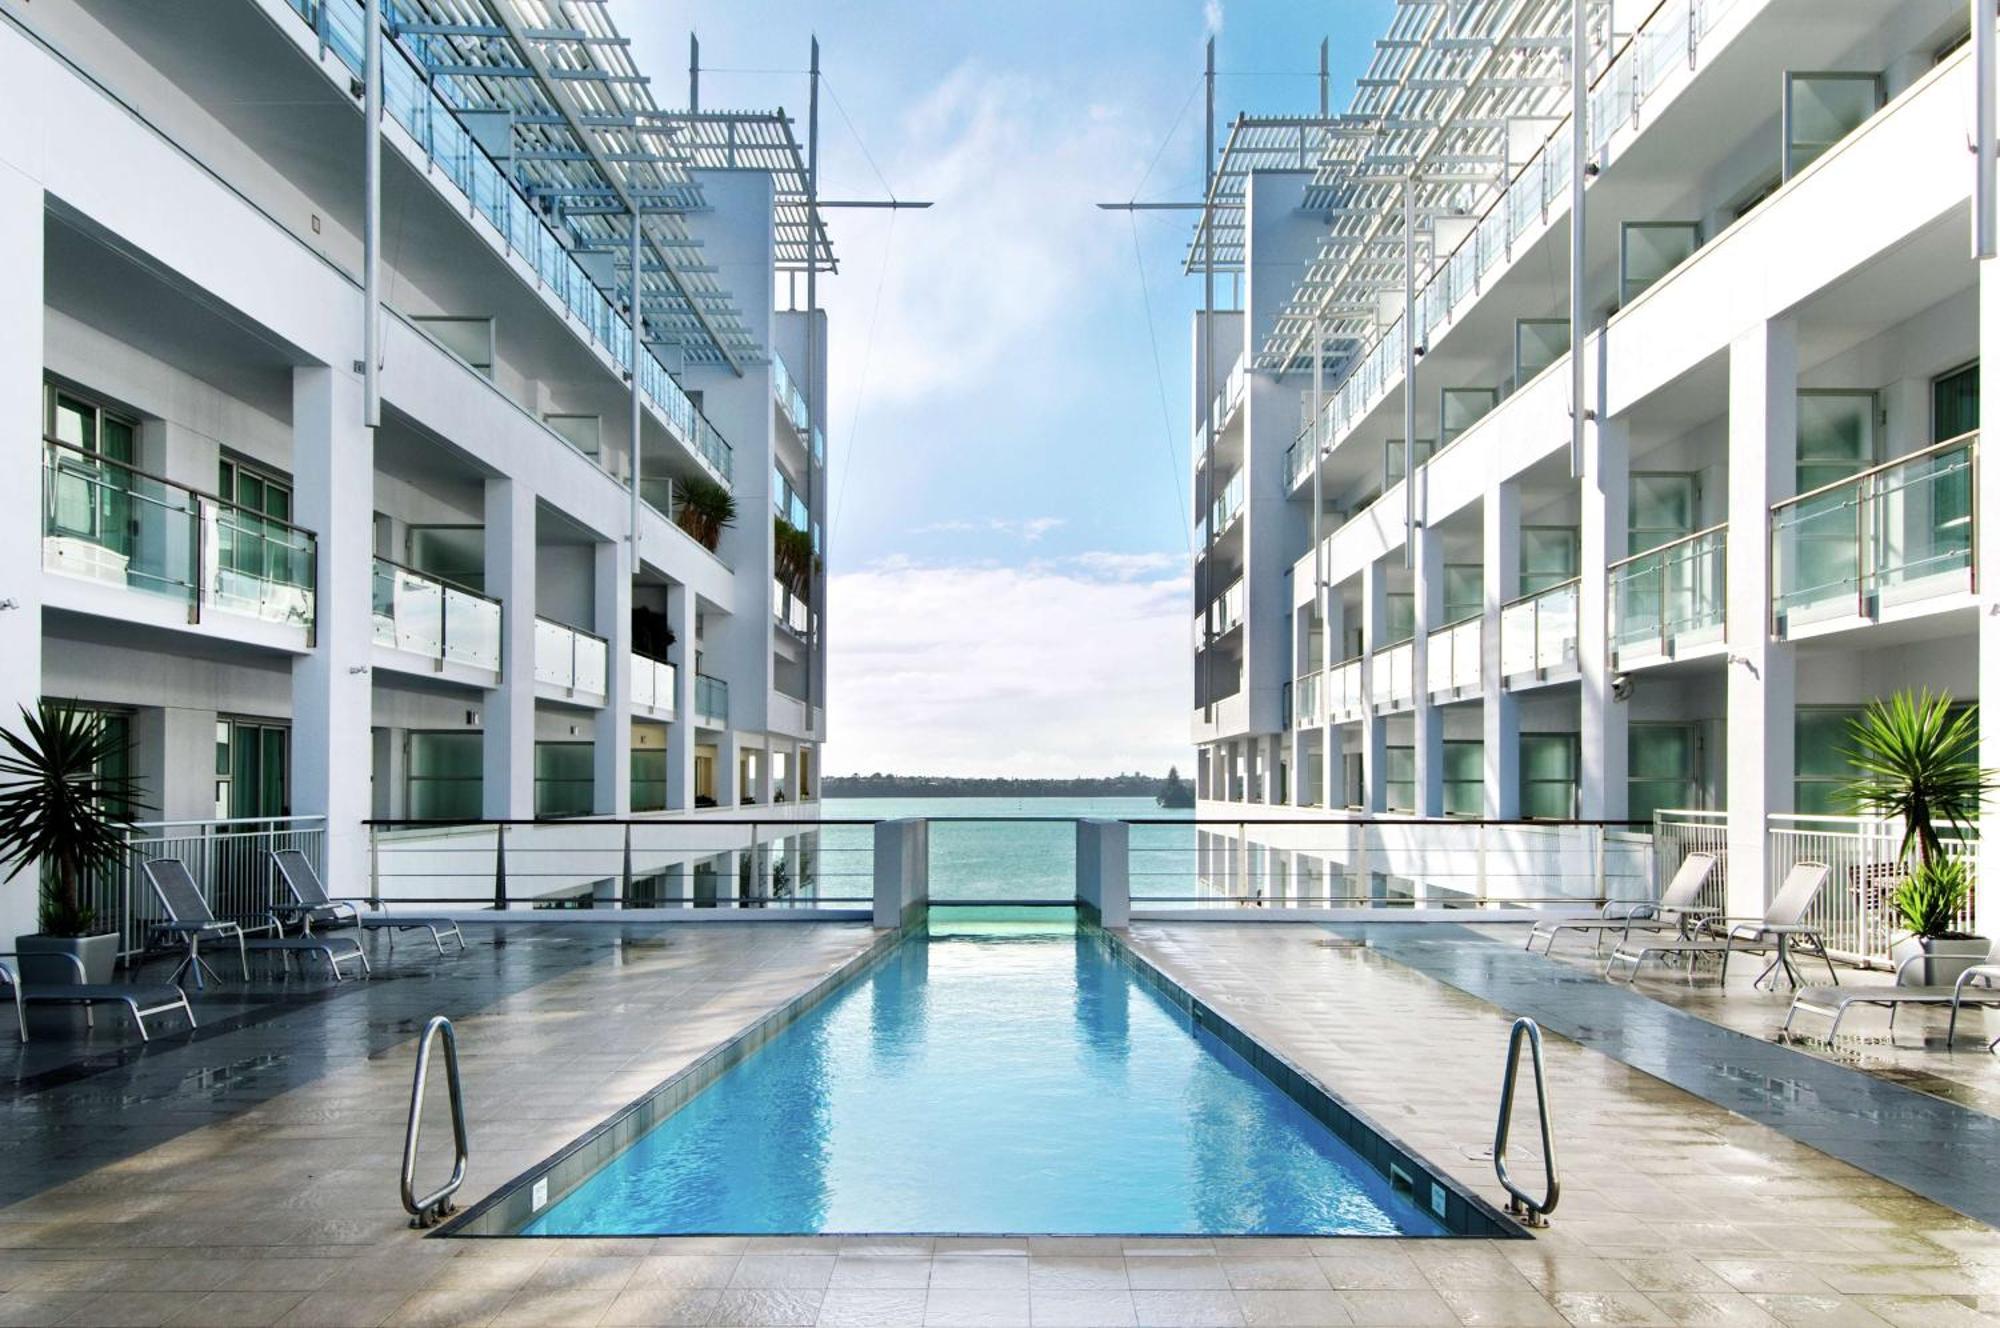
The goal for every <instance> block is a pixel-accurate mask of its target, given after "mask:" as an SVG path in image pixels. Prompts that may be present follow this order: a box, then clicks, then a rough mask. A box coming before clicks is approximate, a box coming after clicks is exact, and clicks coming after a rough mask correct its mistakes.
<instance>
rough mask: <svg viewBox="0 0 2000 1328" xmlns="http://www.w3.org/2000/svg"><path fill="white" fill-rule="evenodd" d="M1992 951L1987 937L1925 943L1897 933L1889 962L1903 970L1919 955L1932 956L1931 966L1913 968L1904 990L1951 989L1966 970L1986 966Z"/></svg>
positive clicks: (1905, 933)
mask: <svg viewBox="0 0 2000 1328" xmlns="http://www.w3.org/2000/svg"><path fill="white" fill-rule="evenodd" d="M1992 951H1993V942H1992V941H1989V940H1987V939H1986V938H1985V937H1984V936H1975V937H1972V938H1970V939H1968V940H1963V941H1944V940H1925V939H1923V938H1921V937H1917V936H1912V935H1910V934H1909V933H1908V932H1897V933H1896V936H1895V939H1894V940H1892V941H1890V943H1889V959H1890V962H1892V963H1894V964H1895V965H1896V967H1897V968H1898V969H1900V968H1901V967H1902V966H1903V965H1904V964H1905V963H1908V962H1909V961H1910V960H1911V959H1912V958H1914V957H1916V956H1917V955H1928V956H1930V962H1928V963H1923V964H1911V965H1910V971H1909V974H1908V976H1906V977H1905V978H1904V979H1903V982H1904V985H1905V986H1914V987H1949V986H1950V985H1952V984H1953V983H1954V982H1957V981H1958V979H1959V978H1960V976H1962V975H1963V974H1964V972H1965V970H1966V969H1968V968H1971V967H1973V966H1974V965H1975V964H1983V963H1985V962H1986V957H1987V956H1988V955H1989V954H1991V953H1992Z"/></svg>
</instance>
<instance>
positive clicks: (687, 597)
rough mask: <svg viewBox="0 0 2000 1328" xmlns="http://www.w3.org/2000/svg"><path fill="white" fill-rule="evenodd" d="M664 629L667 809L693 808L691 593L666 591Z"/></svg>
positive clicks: (680, 589)
mask: <svg viewBox="0 0 2000 1328" xmlns="http://www.w3.org/2000/svg"><path fill="white" fill-rule="evenodd" d="M667 626H668V627H669V628H670V629H671V630H672V631H673V634H674V649H673V653H674V655H675V656H676V658H677V662H676V663H675V665H674V720H673V723H671V724H669V725H667V809H668V810H669V811H685V810H687V809H688V808H691V807H693V806H694V592H693V591H692V590H690V589H688V588H687V587H686V586H670V587H668V589H667Z"/></svg>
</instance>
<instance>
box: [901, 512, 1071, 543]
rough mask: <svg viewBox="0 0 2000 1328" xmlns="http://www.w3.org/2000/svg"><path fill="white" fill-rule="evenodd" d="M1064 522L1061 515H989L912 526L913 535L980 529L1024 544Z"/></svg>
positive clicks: (966, 531) (1031, 541)
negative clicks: (1020, 516)
mask: <svg viewBox="0 0 2000 1328" xmlns="http://www.w3.org/2000/svg"><path fill="white" fill-rule="evenodd" d="M1063 524H1064V521H1063V518H1062V517H1059V516H1030V517H1022V518H1019V519H1011V518H1008V517H997V516H995V517H987V518H986V519H985V520H983V521H967V520H965V519H963V518H954V519H952V520H949V521H932V522H930V523H928V524H926V525H921V526H913V527H911V530H910V533H911V534H913V535H937V534H955V535H969V534H973V533H975V532H979V531H991V532H993V533H994V534H996V535H1012V536H1013V537H1014V538H1016V539H1018V540H1020V541H1021V542H1022V543H1023V544H1033V543H1034V542H1035V541H1036V540H1039V539H1040V538H1041V537H1042V536H1044V535H1046V534H1048V533H1049V532H1050V531H1051V530H1054V529H1056V528H1057V527H1058V526H1061V525H1063Z"/></svg>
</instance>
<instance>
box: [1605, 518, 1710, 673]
mask: <svg viewBox="0 0 2000 1328" xmlns="http://www.w3.org/2000/svg"><path fill="white" fill-rule="evenodd" d="M1728 553H1729V526H1728V524H1727V523H1724V524H1722V525H1717V526H1710V527H1709V528H1708V529H1707V530H1698V531H1696V532H1695V533H1694V534H1692V535H1684V536H1682V537H1681V538H1680V539H1677V540H1672V541H1670V542H1668V543H1666V544H1662V545H1660V546H1659V547H1658V548H1653V549H1648V550H1646V551H1645V552H1644V553H1639V554H1634V555H1633V556H1632V557H1630V558H1621V559H1620V560H1618V561H1617V562H1615V563H1612V564H1611V566H1610V568H1609V571H1608V578H1609V586H1608V589H1607V591H1606V593H1607V594H1608V595H1609V596H1610V605H1609V611H1610V618H1611V657H1612V660H1613V661H1614V662H1616V663H1621V664H1622V663H1628V662H1631V661H1632V660H1635V659H1651V658H1660V659H1671V658H1672V657H1673V656H1674V655H1675V654H1677V653H1678V652H1679V651H1681V650H1682V649H1685V648H1687V647H1689V646H1695V645H1706V644H1710V643H1713V642H1717V641H1720V640H1721V639H1722V631H1723V617H1724V613H1723V611H1724V603H1725V593H1724V592H1725V588H1726V585H1727V582H1726V580H1725V577H1726V576H1727V573H1728Z"/></svg>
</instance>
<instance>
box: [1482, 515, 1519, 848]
mask: <svg viewBox="0 0 2000 1328" xmlns="http://www.w3.org/2000/svg"><path fill="white" fill-rule="evenodd" d="M1480 515H1481V519H1482V527H1481V532H1480V560H1481V564H1480V565H1481V572H1482V576H1483V579H1484V581H1485V606H1484V610H1483V614H1482V618H1483V625H1482V627H1481V629H1480V631H1481V636H1480V651H1479V654H1480V657H1479V690H1480V695H1481V696H1482V697H1483V702H1482V705H1481V710H1480V750H1481V753H1482V757H1483V763H1484V765H1485V770H1484V772H1483V779H1484V784H1485V801H1484V808H1485V814H1486V816H1487V818H1488V819H1489V820H1502V821H1505V820H1512V819H1514V818H1515V817H1517V816H1519V815H1520V814H1521V701H1520V698H1519V697H1517V696H1515V695H1514V694H1513V693H1512V692H1510V691H1508V690H1507V689H1506V687H1505V685H1504V680H1505V677H1506V673H1505V670H1504V669H1502V667H1501V659H1500V606H1501V605H1503V604H1505V603H1506V602H1507V601H1508V600H1510V599H1513V598H1514V596H1515V593H1516V592H1517V591H1518V590H1519V588H1520V584H1521V486H1520V485H1519V484H1517V483H1516V482H1515V481H1513V480H1502V481H1501V482H1500V483H1498V484H1496V485H1494V486H1493V487H1492V488H1489V489H1488V490H1487V491H1486V498H1485V502H1484V504H1483V506H1482V508H1481V513H1480Z"/></svg>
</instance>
